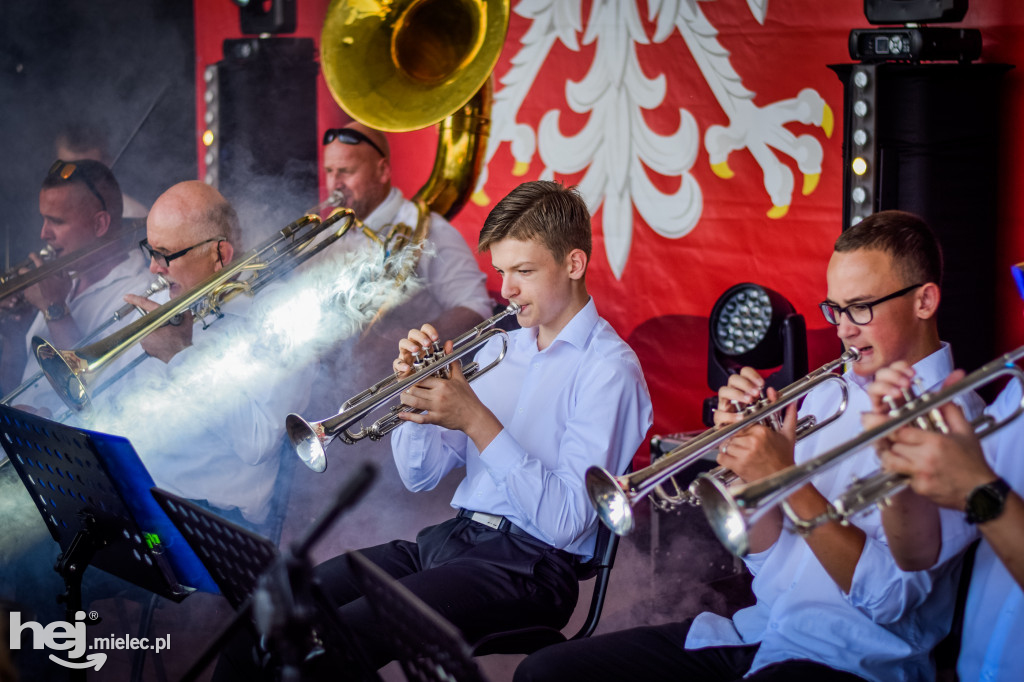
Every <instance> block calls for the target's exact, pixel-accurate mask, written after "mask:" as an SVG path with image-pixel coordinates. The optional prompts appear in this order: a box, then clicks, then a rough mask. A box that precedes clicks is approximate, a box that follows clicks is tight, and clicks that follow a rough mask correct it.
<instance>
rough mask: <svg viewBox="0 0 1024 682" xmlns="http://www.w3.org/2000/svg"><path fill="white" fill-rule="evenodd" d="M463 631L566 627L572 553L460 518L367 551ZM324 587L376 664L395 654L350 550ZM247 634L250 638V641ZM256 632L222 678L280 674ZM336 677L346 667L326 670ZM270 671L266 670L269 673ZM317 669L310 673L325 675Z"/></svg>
mask: <svg viewBox="0 0 1024 682" xmlns="http://www.w3.org/2000/svg"><path fill="white" fill-rule="evenodd" d="M359 551H360V553H362V554H363V555H364V556H365V557H366V558H368V559H369V560H370V561H372V562H373V563H375V564H376V565H378V566H380V567H381V568H382V569H383V570H384V571H385V572H386V573H388V574H389V575H390V576H392V577H393V578H395V579H396V580H397V581H398V582H400V583H401V584H402V585H404V586H405V587H406V588H408V589H409V590H410V591H412V593H413V594H415V595H416V596H418V597H419V598H420V599H421V600H423V601H424V602H425V603H426V604H427V605H428V606H430V607H432V608H433V609H434V610H435V611H437V612H438V613H439V614H440V615H441V616H443V617H444V618H446V619H447V620H449V621H450V622H451V623H452V624H453V625H455V627H457V628H458V629H459V630H461V631H462V634H463V636H464V637H465V639H466V641H467V642H469V643H470V644H473V643H474V642H475V641H477V640H479V639H480V638H481V637H483V636H484V635H488V634H493V633H496V632H504V631H507V630H514V629H518V628H523V627H528V626H534V625H545V626H550V627H554V628H562V627H564V626H565V625H566V623H568V622H569V618H570V617H571V616H572V612H573V609H574V608H575V606H576V600H577V598H578V596H579V582H578V580H577V578H576V573H575V570H574V566H573V563H572V560H571V557H570V556H569V555H568V554H566V553H565V552H562V551H560V550H556V549H554V548H552V547H550V546H548V545H545V544H544V543H542V542H540V541H539V540H536V539H534V538H530V537H524V536H520V535H513V534H510V533H508V532H503V531H498V530H493V529H491V528H488V527H487V526H484V525H482V524H479V523H477V522H475V521H471V520H469V519H463V518H455V519H451V520H449V521H445V522H444V523H441V524H438V525H436V526H431V527H429V528H425V529H424V530H422V531H421V532H420V533H419V535H418V536H417V538H416V542H409V541H406V540H396V541H394V542H389V543H387V544H383V545H378V546H376V547H370V548H367V549H362V550H359ZM315 577H316V580H317V583H318V584H319V587H320V590H321V592H322V593H323V595H324V596H325V597H326V598H327V599H329V601H330V602H331V603H332V604H334V605H336V606H337V607H338V615H339V616H340V619H341V621H342V623H343V624H344V626H345V627H346V629H347V630H348V631H349V633H348V636H349V637H350V638H352V639H354V640H355V641H354V642H351V643H350V644H351V646H353V648H354V649H356V650H359V651H361V652H362V654H363V655H364V656H365V658H366V659H367V660H368V661H369V662H370V663H371V664H372V665H373V666H375V667H378V668H379V667H382V666H384V665H386V664H387V663H389V662H391V661H392V660H394V659H395V656H396V651H395V648H394V645H393V642H392V639H391V636H390V633H389V632H388V631H387V629H386V628H385V627H383V626H382V625H381V624H380V623H379V621H378V619H377V617H376V616H375V614H374V613H373V610H372V608H371V607H370V605H369V603H368V602H367V600H366V599H365V598H364V597H363V595H362V593H361V591H360V589H359V586H358V584H357V581H356V579H355V577H354V576H353V574H352V572H351V570H350V568H349V562H348V560H347V558H346V557H345V556H340V557H335V558H334V559H330V560H328V561H326V562H324V563H323V564H321V565H320V566H318V567H316V569H315ZM243 640H244V641H243ZM253 644H254V642H253V640H252V637H251V636H246V637H244V638H241V637H240V638H236V639H235V641H233V642H232V643H231V644H230V645H229V646H228V648H227V650H226V651H225V653H224V655H223V656H222V657H221V659H220V660H219V661H218V664H217V670H216V674H215V676H214V679H215V680H218V681H221V680H244V681H245V682H252V681H253V680H262V679H273V675H272V674H268V673H267V671H263V672H262V673H261V672H260V671H259V670H258V666H257V664H256V662H255V660H254V657H253V655H252V651H253ZM326 673H329V675H330V677H329V679H335V680H336V679H345V675H344V673H343V672H340V671H338V670H337V669H335V670H330V671H326ZM261 675H262V676H261ZM317 678H318V673H317V672H316V671H309V673H308V675H307V676H306V677H304V679H317Z"/></svg>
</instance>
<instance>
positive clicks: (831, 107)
mask: <svg viewBox="0 0 1024 682" xmlns="http://www.w3.org/2000/svg"><path fill="white" fill-rule="evenodd" d="M998 4H1000V3H982V2H978V3H975V6H973V7H971V9H970V11H969V13H968V15H967V21H965V22H964V24H963V26H965V27H977V28H980V29H981V30H982V34H983V36H984V50H983V60H984V61H990V62H1005V63H1010V64H1015V63H1017V62H1018V61H1020V60H1019V57H1020V56H1021V53H1022V52H1024V41H1021V40H1020V39H1019V36H1020V35H1021V33H1022V30H1024V10H1021V9H1018V8H1016V5H1015V4H1014V5H1013V7H1014V9H1013V10H1010V9H1008V7H1009V6H1010V5H1009V4H1007V3H1003V4H1004V5H1005V8H1003V9H999V8H997V7H995V5H998ZM326 5H327V3H326V2H324V1H323V0H321V1H320V2H303V3H299V12H300V17H299V30H298V32H297V35H304V36H312V37H314V38H316V39H317V40H319V32H320V26H321V24H322V21H323V16H324V12H325V11H326ZM862 7H863V5H862V3H861V2H860V0H848V1H847V2H842V3H839V2H821V1H820V0H772V1H771V2H769V0H717V1H716V2H693V1H692V0H648V1H646V2H645V1H644V0H636V2H630V1H629V0H603V1H601V0H591V1H586V0H514V1H513V3H512V16H511V20H510V24H509V30H508V36H507V38H506V41H505V46H504V51H503V52H502V55H501V58H500V60H499V63H498V65H497V67H496V68H495V71H494V79H495V101H494V111H493V113H492V134H491V142H490V148H489V150H488V160H487V165H486V169H485V174H484V177H483V178H482V179H481V182H480V185H479V187H478V192H477V194H476V195H475V198H476V199H477V201H478V202H482V203H472V204H470V205H468V206H467V207H466V208H464V209H463V211H462V212H461V213H460V214H459V215H458V216H457V218H456V219H455V220H454V221H453V222H454V223H455V225H456V227H458V228H459V229H460V231H461V232H462V233H463V234H464V236H465V237H466V240H467V241H468V242H469V243H470V244H471V245H475V243H476V238H477V234H478V230H479V227H480V225H481V224H482V222H483V220H484V218H485V216H486V215H487V212H488V211H489V209H490V207H491V206H493V204H494V202H496V201H497V200H498V199H500V198H501V197H502V196H504V195H505V194H506V193H507V192H508V191H509V190H510V189H512V188H513V187H514V186H515V185H517V184H518V183H520V182H523V181H525V180H532V179H537V178H553V179H557V180H560V181H563V182H565V183H568V184H578V185H579V186H580V188H581V190H582V191H583V193H584V196H585V197H586V199H587V201H588V203H589V204H590V206H591V210H592V213H593V215H594V237H595V239H594V253H593V258H592V261H591V265H590V269H589V271H588V276H587V281H588V286H589V288H590V291H591V293H592V294H593V296H594V298H595V299H596V301H597V304H598V309H599V311H600V312H601V313H602V314H603V315H604V316H605V317H606V318H607V319H608V320H609V321H610V322H611V323H612V324H613V325H614V326H615V328H616V329H617V330H618V331H619V333H620V334H621V335H622V337H623V338H625V339H627V340H628V341H629V342H630V343H631V344H632V345H633V347H634V348H635V349H636V350H637V352H638V354H639V355H640V359H641V362H642V363H643V366H644V369H645V373H646V375H647V378H648V382H649V384H650V386H651V390H652V394H653V396H654V400H655V431H656V432H660V433H666V432H671V431H679V430H684V429H693V428H698V427H699V425H700V424H699V420H700V401H701V400H702V399H703V398H704V397H706V396H710V395H712V393H713V392H712V390H711V389H710V388H708V386H707V379H706V361H707V348H708V331H707V317H708V316H709V314H710V312H711V307H712V305H713V304H714V302H715V301H716V299H717V298H718V297H719V295H721V294H722V293H723V292H724V291H725V290H726V289H727V288H729V287H730V286H732V285H733V284H736V283H738V282H745V281H749V282H756V283H758V284H762V285H765V286H768V287H771V288H773V289H775V290H777V291H779V292H780V293H782V294H783V295H784V296H785V297H786V298H788V299H789V300H790V301H791V302H792V303H793V304H794V306H795V307H796V309H797V311H798V312H800V313H801V314H803V315H804V316H805V318H806V321H807V325H808V327H809V332H810V333H809V335H810V338H811V354H810V355H811V357H810V365H811V367H812V368H813V367H817V366H818V365H820V364H822V363H824V362H825V361H827V360H830V359H833V358H834V357H836V356H837V354H838V349H839V346H838V342H837V341H836V340H835V336H834V333H833V332H832V330H831V328H828V327H827V325H826V324H825V323H824V321H823V320H822V319H821V316H820V313H819V312H818V310H817V303H818V302H819V301H820V300H821V299H822V298H823V297H824V295H825V266H826V263H827V261H828V257H829V255H830V253H831V250H832V243H833V241H834V240H835V238H836V237H837V236H838V234H839V232H840V228H841V221H842V216H841V211H842V172H843V167H842V166H843V159H842V125H843V122H842V120H841V119H842V112H843V89H842V85H841V83H840V82H839V80H838V78H837V77H836V75H835V74H834V73H833V72H832V71H831V70H829V69H828V68H827V67H828V65H829V64H837V63H845V62H849V61H850V57H849V54H848V52H847V38H848V35H849V32H850V30H851V29H853V28H866V27H868V23H867V21H866V19H865V17H864V15H863V12H862ZM195 14H196V41H197V51H198V59H197V72H198V73H199V74H201V73H202V69H203V68H204V67H205V66H206V65H207V64H211V63H214V62H216V61H218V60H219V59H220V57H221V53H220V43H221V41H222V40H223V39H224V38H226V37H237V35H238V34H237V31H238V21H237V13H236V11H235V7H234V5H232V4H230V3H228V2H220V3H200V2H196V3H195ZM353 68H359V65H353ZM197 82H198V83H199V85H198V86H197V87H198V88H199V89H200V91H201V88H202V80H201V78H200V79H198V80H197ZM1007 83H1008V86H1009V93H1010V96H1009V97H1008V104H1007V112H1006V120H1007V121H1008V122H1014V121H1019V120H1022V119H1021V115H1020V114H1021V112H1020V111H1019V109H1020V107H1021V99H1022V98H1021V89H1020V77H1019V74H1018V73H1016V72H1011V74H1010V76H1009V78H1008V79H1007ZM318 94H319V96H320V101H319V110H320V123H321V129H323V128H326V127H329V126H330V125H335V124H337V123H338V122H340V121H342V120H345V118H347V117H346V116H345V115H344V114H343V113H342V112H341V111H340V110H339V109H338V107H337V106H336V105H335V104H334V102H333V101H332V100H331V99H330V96H329V93H328V92H327V89H326V87H325V86H324V85H323V83H322V79H321V85H320V89H319V92H318ZM199 101H200V104H199V107H200V112H199V114H200V116H199V120H202V113H203V104H202V98H201V97H200V98H199ZM1006 135H1007V144H1006V145H1005V149H1006V150H1007V151H1006V153H1005V154H1004V156H1003V163H1004V166H1005V169H1004V173H1003V177H1004V178H1006V185H1005V186H1006V188H1009V189H1011V190H1012V188H1014V187H1016V186H1018V183H1019V181H1020V177H1019V175H1020V171H1019V170H1018V169H1017V167H1016V165H1015V164H1013V163H1012V162H1013V161H1014V160H1015V158H1016V155H1015V154H1013V153H1012V149H1015V148H1019V147H1020V144H1021V143H1020V141H1019V139H1018V134H1017V129H1016V126H1015V125H1012V124H1010V125H1007V126H1006ZM435 139H436V135H435V133H434V132H433V131H431V130H425V131H417V132H413V133H403V134H396V135H391V136H390V141H391V145H392V150H393V158H394V162H393V165H394V178H395V182H396V184H397V185H398V186H399V187H400V188H401V189H402V190H403V191H404V192H405V193H406V194H407V195H409V194H412V193H414V192H415V191H416V190H417V189H418V188H419V187H420V185H421V184H422V183H423V182H424V181H425V180H426V178H427V175H428V173H429V170H430V167H431V165H432V163H433V154H434V145H435ZM201 156H202V154H200V157H201ZM1002 196H1004V197H1005V199H1004V200H1003V205H1002V206H1001V207H1000V216H1001V232H1000V239H1001V242H1002V244H1003V247H1004V248H1001V249H1000V259H1001V260H1000V263H999V267H1000V268H1002V267H1003V266H1004V264H1005V265H1006V266H1007V267H1008V265H1009V264H1010V263H1012V262H1014V261H1016V260H1024V248H1022V247H1024V245H1022V244H1021V243H1020V242H1021V237H1020V236H1019V232H1020V231H1019V230H1017V229H1016V226H1017V225H1018V224H1020V220H1019V218H1020V214H1021V212H1022V210H1024V206H1022V201H1021V199H1019V198H1017V197H1018V196H1019V193H1017V192H1014V191H1004V192H1003V193H1002ZM1004 261H1005V263H1004ZM480 263H481V268H482V269H483V270H484V271H485V272H488V273H491V274H490V275H489V281H488V283H489V288H490V289H491V290H492V291H494V292H497V291H498V290H499V288H500V283H499V280H498V279H497V277H496V276H495V275H494V274H493V273H492V271H491V268H490V263H489V261H488V259H487V258H486V257H481V258H480ZM1001 271H1002V270H1001ZM1001 285H1002V281H1001ZM999 296H1000V300H999V309H1000V310H1004V311H1007V314H1006V323H1005V324H1004V326H1003V328H1002V329H1001V339H1003V341H1004V342H1003V343H1002V345H1003V346H1006V347H1010V346H1013V345H1017V344H1016V343H1014V342H1013V341H1012V339H1015V338H1018V339H1019V338H1022V335H1021V332H1022V329H1021V326H1022V325H1021V318H1020V316H1019V315H1018V314H1017V313H1016V311H1018V310H1020V302H1019V300H1018V299H1016V294H1015V292H1014V291H1013V289H1012V283H1011V281H1010V278H1009V277H1006V278H1005V286H1003V288H1001V290H1000V292H999Z"/></svg>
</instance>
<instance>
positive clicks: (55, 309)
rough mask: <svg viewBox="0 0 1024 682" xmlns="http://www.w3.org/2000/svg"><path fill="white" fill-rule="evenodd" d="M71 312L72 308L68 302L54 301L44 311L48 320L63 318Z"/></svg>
mask: <svg viewBox="0 0 1024 682" xmlns="http://www.w3.org/2000/svg"><path fill="white" fill-rule="evenodd" d="M70 314H71V310H70V309H69V308H68V304H67V303H54V304H53V305H50V306H47V308H46V310H44V311H43V319H44V320H46V321H47V322H53V321H54V320H59V319H61V318H64V317H67V316H68V315H70Z"/></svg>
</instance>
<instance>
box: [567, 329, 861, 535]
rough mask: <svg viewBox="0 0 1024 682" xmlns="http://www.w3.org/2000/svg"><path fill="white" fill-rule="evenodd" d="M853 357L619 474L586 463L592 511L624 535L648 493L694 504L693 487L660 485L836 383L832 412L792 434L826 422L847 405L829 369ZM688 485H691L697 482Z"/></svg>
mask: <svg viewBox="0 0 1024 682" xmlns="http://www.w3.org/2000/svg"><path fill="white" fill-rule="evenodd" d="M859 358H860V351H859V350H857V349H856V348H852V347H851V348H850V349H848V350H847V351H846V352H845V353H843V354H842V355H841V356H840V357H839V358H837V359H836V360H833V361H831V362H829V363H826V364H825V365H822V366H821V367H819V368H818V369H816V370H814V371H813V372H811V373H810V374H808V375H807V376H805V377H803V378H801V379H797V380H796V381H794V382H793V383H791V384H789V385H788V386H786V387H785V388H783V389H782V390H780V391H779V392H778V395H777V397H776V399H775V402H773V403H769V402H768V401H767V400H760V401H758V402H755V403H753V404H751V405H749V406H748V407H746V408H744V409H743V410H742V411H741V412H740V414H741V415H742V418H741V419H739V420H738V421H735V422H733V423H731V424H720V425H718V426H714V427H712V428H710V429H708V430H707V431H704V432H702V433H701V434H700V435H698V436H696V437H694V438H692V439H690V440H688V441H687V442H685V443H683V444H682V445H680V446H679V447H677V448H675V449H674V450H672V451H671V452H669V453H667V454H665V455H664V456H663V457H661V459H659V460H657V461H656V462H654V463H653V464H651V465H650V466H647V467H644V468H643V469H640V470H639V471H634V472H633V473H631V474H627V475H624V476H615V475H613V474H611V473H609V472H608V471H606V470H605V469H602V468H601V467H591V468H590V469H588V470H587V473H586V477H585V479H584V481H585V483H586V486H587V495H589V497H590V502H591V504H593V506H594V508H595V509H596V510H597V515H598V517H600V519H601V521H603V522H604V524H605V525H606V526H608V527H609V528H611V530H612V531H613V532H614V533H615V534H616V535H626V534H627V533H629V532H630V531H632V530H633V526H634V519H633V506H634V505H635V504H636V503H637V502H639V501H640V500H642V499H643V498H644V497H647V496H648V495H653V499H655V504H656V505H657V506H659V507H660V508H662V509H671V508H674V507H677V506H679V505H680V504H684V503H691V504H697V503H698V502H699V497H698V496H697V495H696V494H695V492H696V489H695V488H694V487H691V488H690V489H689V490H688V491H686V492H684V493H677V494H676V495H672V494H669V493H667V492H666V491H665V488H664V487H663V486H664V485H666V484H669V483H671V479H672V477H673V476H675V475H676V474H678V473H680V472H682V471H684V470H685V469H687V468H688V467H690V466H692V465H694V464H696V463H697V462H699V461H700V460H702V459H704V458H705V457H706V456H707V455H709V454H711V453H713V452H714V451H715V450H717V449H718V446H719V445H721V444H722V443H724V442H726V441H727V440H729V439H730V438H732V437H733V436H734V435H736V434H737V433H739V432H740V431H742V430H744V429H746V428H748V427H750V426H754V425H755V424H758V423H762V422H766V423H767V424H768V425H769V426H772V425H773V424H774V423H775V422H776V421H777V419H776V418H777V415H778V413H779V412H781V411H782V410H783V409H785V408H786V407H787V406H788V405H789V404H790V403H793V402H795V401H797V400H800V399H802V398H803V397H804V396H805V395H807V394H808V393H809V392H811V391H812V390H814V389H815V388H817V387H818V386H820V385H821V384H824V383H826V382H831V381H837V382H839V383H838V387H839V390H840V393H841V394H842V401H841V403H840V405H839V406H838V407H837V408H836V410H835V412H834V413H833V414H831V415H828V416H827V417H826V418H824V419H822V420H821V421H820V422H817V421H813V420H812V421H806V422H804V423H803V424H801V425H799V427H798V434H797V436H798V438H802V437H805V436H809V435H810V434H812V433H814V432H816V431H817V430H819V429H821V428H824V427H825V426H828V425H829V424H831V423H832V422H834V421H835V420H836V419H838V418H839V417H840V415H842V413H843V412H844V411H845V410H846V404H847V388H846V382H844V381H843V380H842V377H840V376H839V375H837V374H833V370H834V369H835V368H836V367H839V366H840V365H842V364H844V363H846V362H855V361H856V360H857V359H859ZM704 478H710V479H712V480H715V481H717V482H718V483H719V485H723V486H725V485H728V484H729V483H730V482H732V480H734V478H735V477H734V476H732V474H731V472H729V471H728V470H727V469H722V468H718V469H715V470H713V471H710V472H708V473H706V474H702V475H701V477H700V479H704ZM694 483H695V484H696V483H697V481H695V482H694Z"/></svg>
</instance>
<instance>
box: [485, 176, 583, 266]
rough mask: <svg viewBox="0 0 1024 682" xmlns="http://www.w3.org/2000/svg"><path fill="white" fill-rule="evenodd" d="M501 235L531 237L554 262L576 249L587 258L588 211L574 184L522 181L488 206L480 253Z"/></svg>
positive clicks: (505, 236)
mask: <svg viewBox="0 0 1024 682" xmlns="http://www.w3.org/2000/svg"><path fill="white" fill-rule="evenodd" d="M503 239H519V240H522V241H527V240H530V239H535V240H537V241H539V242H540V243H541V244H543V245H544V246H545V247H546V248H547V249H548V251H550V252H551V254H552V255H553V256H554V257H555V260H556V261H557V262H562V261H563V260H565V257H566V256H567V255H568V254H569V252H570V251H572V250H573V249H580V250H581V251H583V252H584V253H585V254H586V255H587V260H588V261H589V260H590V249H591V229H590V211H589V210H588V209H587V203H586V202H585V201H584V200H583V197H582V196H580V193H579V191H578V190H577V189H576V188H575V187H566V186H565V185H562V184H559V183H557V182H551V181H550V180H535V181H533V182H524V183H523V184H521V185H519V186H518V187H516V188H515V189H514V190H512V191H511V192H509V193H508V195H507V196H506V197H505V198H504V199H502V200H501V201H499V202H498V203H497V205H496V206H495V207H494V208H493V209H491V212H490V214H488V216H487V220H485V221H484V226H483V227H482V228H481V229H480V241H479V242H478V245H477V248H478V250H479V251H480V252H481V253H483V252H485V251H487V250H489V249H490V248H491V246H492V245H493V244H494V243H496V242H499V241H501V240H503Z"/></svg>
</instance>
